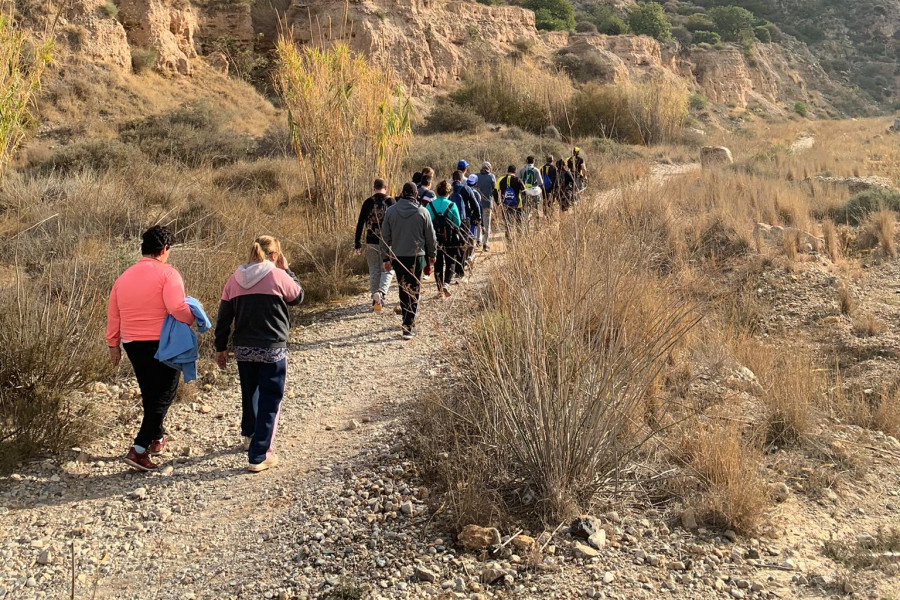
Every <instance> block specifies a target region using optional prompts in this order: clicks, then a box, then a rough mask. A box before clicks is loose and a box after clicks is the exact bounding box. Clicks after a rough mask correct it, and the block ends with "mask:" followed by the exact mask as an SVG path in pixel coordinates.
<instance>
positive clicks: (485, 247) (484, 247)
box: [481, 244, 488, 252]
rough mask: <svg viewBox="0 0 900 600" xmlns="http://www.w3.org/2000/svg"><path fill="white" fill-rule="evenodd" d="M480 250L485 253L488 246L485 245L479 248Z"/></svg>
mask: <svg viewBox="0 0 900 600" xmlns="http://www.w3.org/2000/svg"><path fill="white" fill-rule="evenodd" d="M481 249H482V250H484V251H485V252H487V251H488V245H487V244H485V245H484V246H482V247H481Z"/></svg>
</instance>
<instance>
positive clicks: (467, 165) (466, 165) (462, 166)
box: [456, 160, 469, 171]
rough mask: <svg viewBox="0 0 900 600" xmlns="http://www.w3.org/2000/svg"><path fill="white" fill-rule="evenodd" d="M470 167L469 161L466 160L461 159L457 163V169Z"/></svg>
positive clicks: (461, 169)
mask: <svg viewBox="0 0 900 600" xmlns="http://www.w3.org/2000/svg"><path fill="white" fill-rule="evenodd" d="M468 168H469V163H467V162H466V161H464V160H461V161H459V162H458V163H456V170H457V171H463V170H465V169H468Z"/></svg>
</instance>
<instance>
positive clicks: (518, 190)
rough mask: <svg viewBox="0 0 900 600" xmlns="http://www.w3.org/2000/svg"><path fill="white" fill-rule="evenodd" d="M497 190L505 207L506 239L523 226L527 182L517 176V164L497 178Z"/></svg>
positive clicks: (510, 237) (501, 203)
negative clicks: (524, 195)
mask: <svg viewBox="0 0 900 600" xmlns="http://www.w3.org/2000/svg"><path fill="white" fill-rule="evenodd" d="M497 192H498V193H499V196H500V206H502V207H503V221H504V223H505V225H506V239H508V240H510V239H512V238H513V235H515V234H516V233H518V232H519V230H520V229H521V227H522V195H523V194H524V193H525V184H524V183H522V180H521V179H519V178H518V177H517V176H516V166H515V165H509V167H508V168H507V169H506V175H504V176H503V177H501V178H500V179H498V180H497Z"/></svg>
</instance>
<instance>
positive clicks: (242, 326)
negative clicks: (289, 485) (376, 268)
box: [216, 235, 303, 473]
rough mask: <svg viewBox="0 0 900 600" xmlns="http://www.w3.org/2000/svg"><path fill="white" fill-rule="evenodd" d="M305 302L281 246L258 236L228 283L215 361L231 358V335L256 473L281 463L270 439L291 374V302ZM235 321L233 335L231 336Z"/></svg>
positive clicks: (221, 363) (247, 447) (243, 426)
mask: <svg viewBox="0 0 900 600" xmlns="http://www.w3.org/2000/svg"><path fill="white" fill-rule="evenodd" d="M301 302H303V288H302V287H300V283H299V282H298V281H297V277H296V276H295V275H294V274H293V273H292V272H291V270H290V269H289V268H288V261H287V259H286V258H285V256H284V254H282V253H281V244H280V243H279V242H278V240H276V239H275V238H273V237H272V236H269V235H263V236H260V237H258V238H256V241H255V242H253V246H252V247H251V248H250V260H249V262H248V263H247V264H245V265H241V266H240V267H238V268H237V270H236V271H235V272H234V274H233V275H232V276H231V277H230V278H229V279H228V283H226V284H225V289H224V290H223V291H222V301H221V302H220V303H219V317H218V319H217V321H216V363H217V364H218V365H219V368H220V369H224V368H225V365H226V364H227V362H228V339H229V337H231V338H232V343H233V345H234V359H235V360H236V361H237V365H238V375H239V376H240V379H241V407H242V408H241V435H242V436H243V437H244V449H245V450H247V458H248V460H249V465H248V466H247V469H248V470H250V471H253V472H254V473H256V472H259V471H265V470H266V469H269V468H271V467H274V466H277V465H278V456H277V455H275V454H274V453H273V451H272V442H273V441H274V439H275V431H276V430H277V428H278V417H279V415H280V414H281V400H282V398H283V397H284V382H285V379H286V377H287V355H288V349H287V341H288V335H289V334H290V330H291V319H290V314H289V312H288V306H296V305H297V304H300V303H301ZM232 325H233V326H234V334H233V335H232Z"/></svg>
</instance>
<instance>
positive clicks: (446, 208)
mask: <svg viewBox="0 0 900 600" xmlns="http://www.w3.org/2000/svg"><path fill="white" fill-rule="evenodd" d="M586 179H587V173H586V169H585V164H584V159H583V158H582V157H581V153H580V149H579V148H577V147H576V148H574V149H573V152H572V156H570V157H569V158H568V159H565V160H563V159H558V160H556V161H555V162H554V158H553V156H547V157H546V159H545V163H544V165H543V166H542V167H540V168H538V167H537V166H536V165H535V158H534V157H533V156H529V157H528V158H527V159H526V163H525V165H524V166H523V167H522V168H520V169H516V167H515V165H510V166H509V167H508V168H507V170H506V174H505V175H503V176H502V177H500V178H497V177H496V176H495V175H494V173H493V166H492V165H491V163H490V162H487V161H485V162H483V163H482V164H481V169H480V170H479V172H478V173H469V163H468V162H467V161H465V160H460V161H459V162H458V163H457V165H456V169H455V170H454V171H453V173H452V174H451V175H450V177H449V178H448V179H441V180H440V181H437V182H436V183H435V173H434V169H432V168H430V167H425V168H423V169H422V170H421V171H419V172H417V173H415V175H413V178H412V181H410V182H407V183H405V184H403V186H402V188H401V192H400V194H399V196H397V197H396V198H393V197H391V196H390V195H389V194H388V185H387V182H386V181H385V180H384V179H380V178H379V179H376V180H375V181H374V183H373V186H372V193H371V195H370V196H369V197H368V198H366V200H365V201H364V202H363V203H362V206H361V208H360V212H359V218H358V220H357V223H356V233H355V239H354V248H355V252H356V254H358V255H362V254H365V259H366V263H367V265H368V269H369V297H370V298H371V301H372V310H373V312H375V313H381V312H382V310H383V308H384V306H385V302H386V299H387V295H388V291H389V289H390V287H391V283H392V282H393V281H394V280H396V282H397V288H398V299H399V304H398V306H397V307H396V308H395V309H394V312H395V313H396V314H398V315H400V316H401V326H400V336H401V339H403V340H405V341H408V340H412V339H414V338H415V336H416V333H417V332H416V316H417V314H418V309H419V301H420V298H421V294H422V284H423V282H425V281H428V280H430V279H431V278H432V277H433V278H434V281H435V284H436V287H437V298H438V299H440V300H446V299H448V298H450V297H451V296H452V292H451V285H453V284H458V283H459V282H460V281H461V280H463V278H465V277H466V276H467V275H468V272H470V271H471V269H472V267H473V265H474V263H475V257H476V253H477V252H478V250H479V249H480V250H481V252H489V251H490V238H491V233H492V226H494V225H496V224H497V222H496V215H495V212H494V211H495V210H496V209H498V208H499V209H500V213H497V214H499V215H502V224H503V229H504V233H505V237H506V239H507V240H508V241H511V242H513V241H515V240H516V238H517V237H519V236H520V235H521V234H522V233H523V232H524V229H525V227H526V225H527V223H528V222H529V221H530V220H531V219H533V218H540V217H542V216H543V217H547V216H550V215H551V212H552V210H553V209H554V206H555V205H557V204H558V205H559V209H560V211H562V212H566V211H569V210H571V209H572V207H573V206H575V204H576V203H577V199H578V194H579V193H580V192H581V191H582V190H583V189H584V186H585V183H586ZM174 244H175V236H174V234H173V233H172V232H171V231H170V230H169V229H168V228H167V227H164V226H160V225H157V226H154V227H151V228H150V229H148V230H147V231H146V232H144V234H143V236H142V238H141V255H142V258H141V259H140V260H139V261H138V262H137V263H135V264H134V265H132V266H131V267H129V268H128V269H126V270H125V271H124V272H123V273H122V275H120V276H119V277H118V279H116V281H115V283H114V285H113V287H112V290H111V292H110V297H109V305H108V309H107V329H106V341H107V346H108V348H109V356H110V360H111V362H112V364H113V365H114V366H117V365H118V364H119V363H120V362H121V358H122V351H123V349H124V351H125V354H126V355H127V357H128V360H129V362H130V363H131V365H132V367H133V369H134V373H135V377H136V379H137V382H138V387H139V388H140V391H141V402H142V407H143V416H142V420H141V425H140V428H139V430H138V432H137V435H136V436H135V439H134V443H133V444H132V446H131V447H130V448H129V449H128V452H127V454H126V455H125V457H124V461H125V462H126V463H127V464H128V465H130V466H131V467H133V468H135V469H138V470H141V471H153V470H155V469H156V468H157V465H156V463H154V461H153V458H152V457H153V456H156V455H159V454H161V453H162V452H163V451H164V449H165V446H166V434H165V427H164V421H165V418H166V415H167V413H168V411H169V408H170V407H171V405H172V403H173V402H174V400H175V395H176V392H177V389H178V383H179V379H180V378H183V379H184V381H185V382H189V381H192V380H194V379H196V378H197V369H196V361H197V358H198V342H197V337H196V335H195V333H194V332H193V331H192V330H191V326H192V325H194V326H196V328H197V331H198V332H199V333H204V332H205V331H207V330H209V329H211V328H212V327H213V325H212V323H211V322H210V320H209V318H208V317H207V315H206V313H205V312H204V309H203V307H202V306H201V304H200V302H199V301H197V300H196V299H194V298H191V297H189V296H186V294H185V289H184V281H183V280H182V278H181V274H180V273H179V272H178V270H177V269H175V268H174V267H173V266H171V265H169V264H168V260H169V257H170V253H171V249H172V247H173V246H174ZM303 297H304V292H303V288H302V287H301V285H300V283H299V281H298V280H297V277H296V275H294V273H293V272H292V271H291V270H290V268H289V266H288V260H287V258H286V257H285V255H284V254H283V252H282V249H281V243H280V242H279V240H277V239H276V238H274V237H272V236H268V235H263V236H260V237H258V238H257V239H256V240H254V241H253V243H252V244H251V246H250V252H249V256H248V262H247V263H246V264H243V265H240V266H238V267H237V269H236V270H235V272H234V273H233V274H232V275H231V276H230V277H229V279H228V281H227V282H226V283H225V286H224V289H223V291H222V296H221V300H220V303H219V311H218V315H217V319H216V323H215V330H214V331H215V351H216V354H215V359H216V363H217V365H218V366H219V368H220V369H225V368H226V366H227V363H228V358H229V354H228V347H229V344H230V345H231V347H232V353H233V356H234V360H235V362H236V363H237V368H238V375H239V379H240V389H241V411H240V413H241V418H240V434H241V438H242V441H241V447H242V449H243V450H244V451H245V452H247V459H248V464H247V469H248V470H249V471H251V472H260V471H265V470H267V469H269V468H271V467H274V466H276V465H277V464H278V456H277V455H276V454H275V453H274V440H275V434H276V432H277V429H278V421H279V416H280V414H281V402H282V399H283V397H284V391H285V382H286V379H287V359H288V354H289V350H288V337H289V334H290V308H289V307H291V306H296V305H298V304H300V303H301V302H302V301H303Z"/></svg>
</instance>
